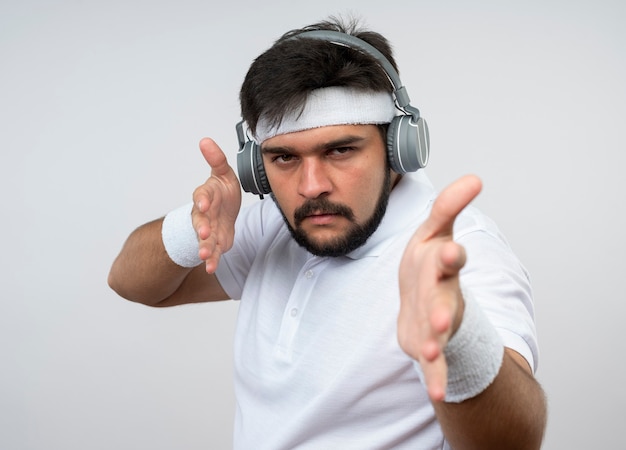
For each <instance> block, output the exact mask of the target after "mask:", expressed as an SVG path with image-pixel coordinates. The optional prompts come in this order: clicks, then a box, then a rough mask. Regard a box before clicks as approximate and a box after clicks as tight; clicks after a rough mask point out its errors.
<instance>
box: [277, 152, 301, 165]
mask: <svg viewBox="0 0 626 450" xmlns="http://www.w3.org/2000/svg"><path fill="white" fill-rule="evenodd" d="M295 159H296V157H295V156H294V155H290V154H288V153H285V154H281V155H276V156H274V157H272V162H273V163H276V164H288V163H290V162H292V161H294V160H295Z"/></svg>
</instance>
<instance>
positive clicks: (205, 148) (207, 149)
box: [200, 138, 230, 176]
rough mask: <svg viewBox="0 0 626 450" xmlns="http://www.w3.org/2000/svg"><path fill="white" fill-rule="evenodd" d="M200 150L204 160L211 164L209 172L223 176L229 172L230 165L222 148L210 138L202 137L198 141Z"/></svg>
mask: <svg viewBox="0 0 626 450" xmlns="http://www.w3.org/2000/svg"><path fill="white" fill-rule="evenodd" d="M200 152H202V156H204V159H205V161H206V162H207V163H208V164H209V166H211V173H212V174H213V175H216V176H223V175H226V174H227V173H228V172H230V166H229V165H228V161H227V160H226V155H225V154H224V152H223V151H222V149H221V148H220V147H219V145H217V144H216V143H215V141H214V140H213V139H211V138H203V139H202V140H201V141H200Z"/></svg>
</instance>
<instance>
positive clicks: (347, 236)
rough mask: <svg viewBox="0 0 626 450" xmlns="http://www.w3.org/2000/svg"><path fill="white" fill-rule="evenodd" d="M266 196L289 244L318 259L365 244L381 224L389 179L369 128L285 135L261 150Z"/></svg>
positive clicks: (378, 139)
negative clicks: (268, 191)
mask: <svg viewBox="0 0 626 450" xmlns="http://www.w3.org/2000/svg"><path fill="white" fill-rule="evenodd" d="M262 154H263V163H264V166H265V172H266V174H267V177H268V180H269V183H270V185H271V187H272V197H273V198H274V201H275V202H276V203H277V205H278V206H279V208H280V210H281V212H282V214H283V216H284V218H285V222H286V223H287V225H288V227H289V229H290V231H291V233H292V235H293V237H294V239H295V240H296V241H297V242H298V243H299V244H300V245H302V246H303V247H305V248H306V249H307V250H309V251H310V252H311V253H313V254H315V255H318V256H340V255H345V254H347V253H350V252H351V251H353V250H355V249H356V248H358V247H360V246H361V245H363V244H364V243H365V241H366V240H367V239H368V238H369V236H370V235H371V234H372V233H373V232H374V231H375V230H376V228H377V227H378V225H379V224H380V221H381V220H382V218H383V216H384V213H385V209H386V206H387V201H388V198H389V193H390V190H391V183H392V181H393V180H392V177H391V174H390V171H389V169H388V168H387V164H386V150H385V145H384V142H383V139H382V136H381V133H380V131H379V129H378V127H376V126H375V125H334V126H326V127H320V128H315V129H311V130H305V131H299V132H295V133H287V134H282V135H278V136H275V137H273V138H270V139H268V140H266V141H265V142H264V143H263V145H262Z"/></svg>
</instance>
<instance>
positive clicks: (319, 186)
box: [298, 159, 332, 198]
mask: <svg viewBox="0 0 626 450" xmlns="http://www.w3.org/2000/svg"><path fill="white" fill-rule="evenodd" d="M331 190H332V183H331V180H330V178H329V177H328V174H327V173H326V169H325V167H324V164H323V163H322V162H321V161H318V160H316V159H304V160H303V161H302V165H301V167H300V180H299V183H298V194H300V195H302V196H303V197H305V198H318V197H320V196H322V195H325V194H329V193H330V192H331Z"/></svg>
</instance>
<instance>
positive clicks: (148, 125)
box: [0, 0, 626, 450]
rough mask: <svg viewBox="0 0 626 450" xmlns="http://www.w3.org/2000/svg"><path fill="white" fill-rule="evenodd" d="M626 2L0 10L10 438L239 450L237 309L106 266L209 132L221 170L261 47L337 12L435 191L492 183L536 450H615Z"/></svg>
mask: <svg viewBox="0 0 626 450" xmlns="http://www.w3.org/2000/svg"><path fill="white" fill-rule="evenodd" d="M625 5H626V3H624V2H622V1H621V0H615V1H610V0H594V1H591V0H590V1H582V0H570V1H565V0H561V1H548V0H546V1H540V0H527V1H523V2H522V1H518V2H508V1H495V0H494V1H475V2H469V1H460V0H459V1H439V2H435V1H431V2H427V1H424V0H396V1H394V2H383V1H372V0H316V1H309V2H302V3H298V2H295V1H293V0H291V1H276V0H274V1H272V0H269V1H265V2H262V1H252V0H244V1H233V2H221V3H220V4H216V2H212V1H204V2H203V1H200V0H177V1H169V2H167V1H165V0H161V1H158V0H157V1H149V0H143V1H138V0H125V1H121V0H109V1H106V2H105V1H97V2H96V1H78V0H76V1H72V0H60V1H57V2H44V1H43V0H42V1H35V0H24V1H19V2H18V1H13V2H9V1H8V0H4V1H3V2H2V3H1V4H0V149H1V160H0V195H1V197H0V201H1V206H2V209H1V211H2V221H1V224H2V225H1V226H2V228H1V230H2V233H1V234H0V239H1V247H0V248H1V251H0V269H1V270H0V274H1V276H2V290H1V291H0V292H1V301H2V308H1V312H0V356H1V360H0V361H1V364H2V366H1V370H0V389H1V392H0V448H2V449H6V450H31V449H41V450H84V449H116V450H127V449H128V450H130V449H133V450H134V449H151V450H159V449H227V448H229V446H230V445H231V431H232V425H231V422H232V416H233V411H234V407H233V397H232V382H231V375H232V371H231V365H232V358H231V353H230V352H231V343H232V334H233V322H234V318H235V315H236V304H235V303H234V302H226V303H222V304H217V305H215V304H213V305H194V306H185V307H178V308H173V309H167V310H155V309H151V308H148V307H144V306H141V305H137V304H133V303H130V302H127V301H124V300H122V299H120V298H119V297H117V296H116V295H115V293H113V292H112V291H111V290H110V289H109V288H108V286H107V284H106V277H107V273H108V269H109V267H110V264H111V262H112V260H113V258H114V257H115V255H116V254H117V252H118V251H119V249H120V247H121V245H122V243H123V241H124V239H125V238H126V236H127V235H128V234H129V233H130V231H131V230H132V229H133V228H135V227H136V226H138V225H140V224H141V223H144V222H146V221H148V220H151V219H153V218H156V217H158V216H161V215H163V214H164V213H166V212H167V211H168V210H170V209H172V208H174V207H176V206H178V205H179V204H181V203H184V202H186V201H188V200H189V199H190V195H191V192H192V190H193V188H194V187H195V186H196V185H197V184H199V183H201V182H202V181H203V180H204V179H205V178H206V177H207V176H208V168H207V167H206V165H205V163H204V161H203V159H202V156H201V154H200V153H199V151H198V149H197V142H198V141H199V139H200V138H201V137H203V136H211V137H213V138H214V139H216V140H217V141H218V142H219V143H220V144H221V145H222V146H223V148H224V149H225V150H226V151H227V152H228V155H229V159H230V160H231V162H234V155H235V152H236V136H235V128H234V125H235V122H237V121H238V119H239V113H238V98H237V96H238V89H239V87H240V84H241V81H242V79H243V76H244V74H245V71H246V70H247V68H248V66H249V64H250V63H251V61H252V59H253V58H254V57H256V56H257V55H258V54H259V53H260V52H262V51H263V50H265V49H266V48H267V47H269V46H270V45H271V44H272V42H273V41H274V39H276V38H278V37H279V36H280V35H281V34H282V33H283V32H284V31H286V30H288V29H291V28H297V27H300V26H303V25H306V24H309V23H312V22H315V21H317V20H319V19H323V18H325V17H326V16H328V15H329V14H334V13H348V12H350V11H353V12H355V13H357V14H359V15H361V16H362V17H363V18H364V19H365V22H366V23H367V24H368V25H369V26H370V27H371V28H373V29H375V30H377V31H380V32H382V33H383V34H385V35H387V37H388V38H389V39H390V40H391V41H392V43H393V44H394V46H395V50H396V55H397V59H398V62H399V64H400V69H401V77H402V80H403V81H404V83H405V85H406V86H407V88H408V90H409V93H410V94H411V98H412V100H413V104H415V105H416V106H418V107H419V108H420V109H421V110H422V113H423V115H424V116H425V117H426V118H427V119H428V121H429V124H430V131H431V138H432V150H433V154H432V159H431V164H430V167H429V169H428V172H429V174H430V176H431V178H432V179H433V181H434V183H435V184H436V185H437V187H439V188H441V187H443V186H444V185H445V184H447V183H449V182H450V181H452V180H453V179H455V178H456V177H457V176H459V175H461V174H464V173H468V172H473V173H476V174H478V175H479V176H480V177H482V179H483V181H484V185H485V188H484V192H483V193H482V194H481V196H480V197H479V198H478V200H477V204H478V206H479V207H481V208H482V209H483V210H484V211H485V212H486V213H487V214H489V215H490V216H492V217H493V218H494V219H495V220H496V221H497V222H498V223H499V224H500V226H501V228H502V230H503V231H504V232H505V234H506V235H507V236H508V238H509V240H510V242H511V244H512V246H513V248H514V249H515V251H516V252H517V253H518V255H519V256H520V257H521V259H522V260H523V262H524V263H525V265H526V266H527V268H528V270H529V271H530V273H531V275H532V280H533V283H534V289H535V296H536V308H537V326H538V331H539V338H540V345H541V359H540V365H539V372H538V378H539V380H540V381H541V383H542V384H543V386H544V388H545V390H546V391H547V394H548V397H549V408H550V418H549V427H548V431H547V436H546V440H545V446H544V448H546V449H554V450H561V449H596V448H611V449H618V448H626V434H625V433H624V432H623V429H622V427H623V422H624V418H625V413H624V403H625V402H626V393H625V388H624V386H625V384H624V379H625V376H626V372H625V371H624V369H623V362H622V361H621V359H622V357H623V351H624V345H623V333H624V332H623V330H624V329H623V322H624V318H625V317H626V315H625V314H624V313H625V309H626V307H625V303H624V300H625V295H624V287H623V278H624V270H623V269H624V263H623V260H624V255H626V246H625V245H624V229H625V225H626V223H625V219H624V192H625V187H626V186H625V185H626V183H625V182H624V178H623V175H622V174H623V171H624V167H623V166H624V162H625V161H624V159H625V158H624V140H623V132H622V128H623V124H622V122H623V121H624V120H625V119H626V95H625V94H626V92H625V91H626V89H625V87H624V86H625V83H624V80H626V45H625V44H626V32H625V31H624V24H625V23H626V6H625ZM251 201H255V198H253V197H246V202H251ZM470 257H471V255H470Z"/></svg>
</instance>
